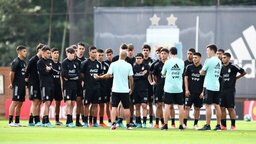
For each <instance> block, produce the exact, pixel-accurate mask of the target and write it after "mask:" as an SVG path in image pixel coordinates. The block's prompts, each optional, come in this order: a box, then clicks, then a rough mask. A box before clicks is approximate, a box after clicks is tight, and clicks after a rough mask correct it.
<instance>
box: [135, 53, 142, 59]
mask: <svg viewBox="0 0 256 144" xmlns="http://www.w3.org/2000/svg"><path fill="white" fill-rule="evenodd" d="M135 57H142V59H143V58H144V56H143V54H142V53H137V54H136V56H135Z"/></svg>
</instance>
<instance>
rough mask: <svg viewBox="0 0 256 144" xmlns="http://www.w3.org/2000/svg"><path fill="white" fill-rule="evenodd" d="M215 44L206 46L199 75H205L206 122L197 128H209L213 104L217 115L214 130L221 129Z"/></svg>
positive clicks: (219, 68) (218, 63)
mask: <svg viewBox="0 0 256 144" xmlns="http://www.w3.org/2000/svg"><path fill="white" fill-rule="evenodd" d="M216 52H217V46H216V45H214V44H211V45H208V46H207V55H208V57H209V58H208V59H206V60H205V63H204V65H203V68H202V70H201V71H200V75H205V79H204V85H203V86H204V88H205V89H204V90H203V91H204V93H205V97H204V103H205V109H206V124H205V125H204V126H203V127H202V128H201V129H199V130H211V126H210V123H211V117H212V105H214V107H215V110H216V115H217V125H216V127H215V129H214V130H221V127H220V118H221V110H220V105H219V103H220V100H219V91H220V82H219V77H220V72H221V67H222V64H221V61H220V60H219V59H218V57H217V56H216Z"/></svg>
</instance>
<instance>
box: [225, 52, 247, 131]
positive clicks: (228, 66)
mask: <svg viewBox="0 0 256 144" xmlns="http://www.w3.org/2000/svg"><path fill="white" fill-rule="evenodd" d="M230 58H231V55H230V54H229V53H224V54H223V56H222V63H223V67H222V69H221V76H222V85H221V86H222V88H221V95H220V96H221V104H220V107H221V125H222V130H227V124H226V115H227V114H226V109H228V113H229V116H230V119H231V128H230V129H231V130H235V129H236V123H235V122H236V111H235V108H234V107H235V92H236V88H235V86H236V80H238V79H240V78H241V77H243V76H244V75H245V74H246V72H245V71H244V69H242V68H241V67H239V66H238V65H234V64H232V63H231V62H230ZM237 73H240V75H237Z"/></svg>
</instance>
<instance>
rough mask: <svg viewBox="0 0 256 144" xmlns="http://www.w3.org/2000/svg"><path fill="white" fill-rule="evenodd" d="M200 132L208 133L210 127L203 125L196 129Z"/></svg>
mask: <svg viewBox="0 0 256 144" xmlns="http://www.w3.org/2000/svg"><path fill="white" fill-rule="evenodd" d="M198 130H200V131H209V130H211V126H210V125H204V126H203V127H202V128H200V129H198Z"/></svg>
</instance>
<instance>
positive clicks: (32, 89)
mask: <svg viewBox="0 0 256 144" xmlns="http://www.w3.org/2000/svg"><path fill="white" fill-rule="evenodd" d="M34 99H39V100H41V99H42V98H41V90H40V86H39V85H29V100H34Z"/></svg>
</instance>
